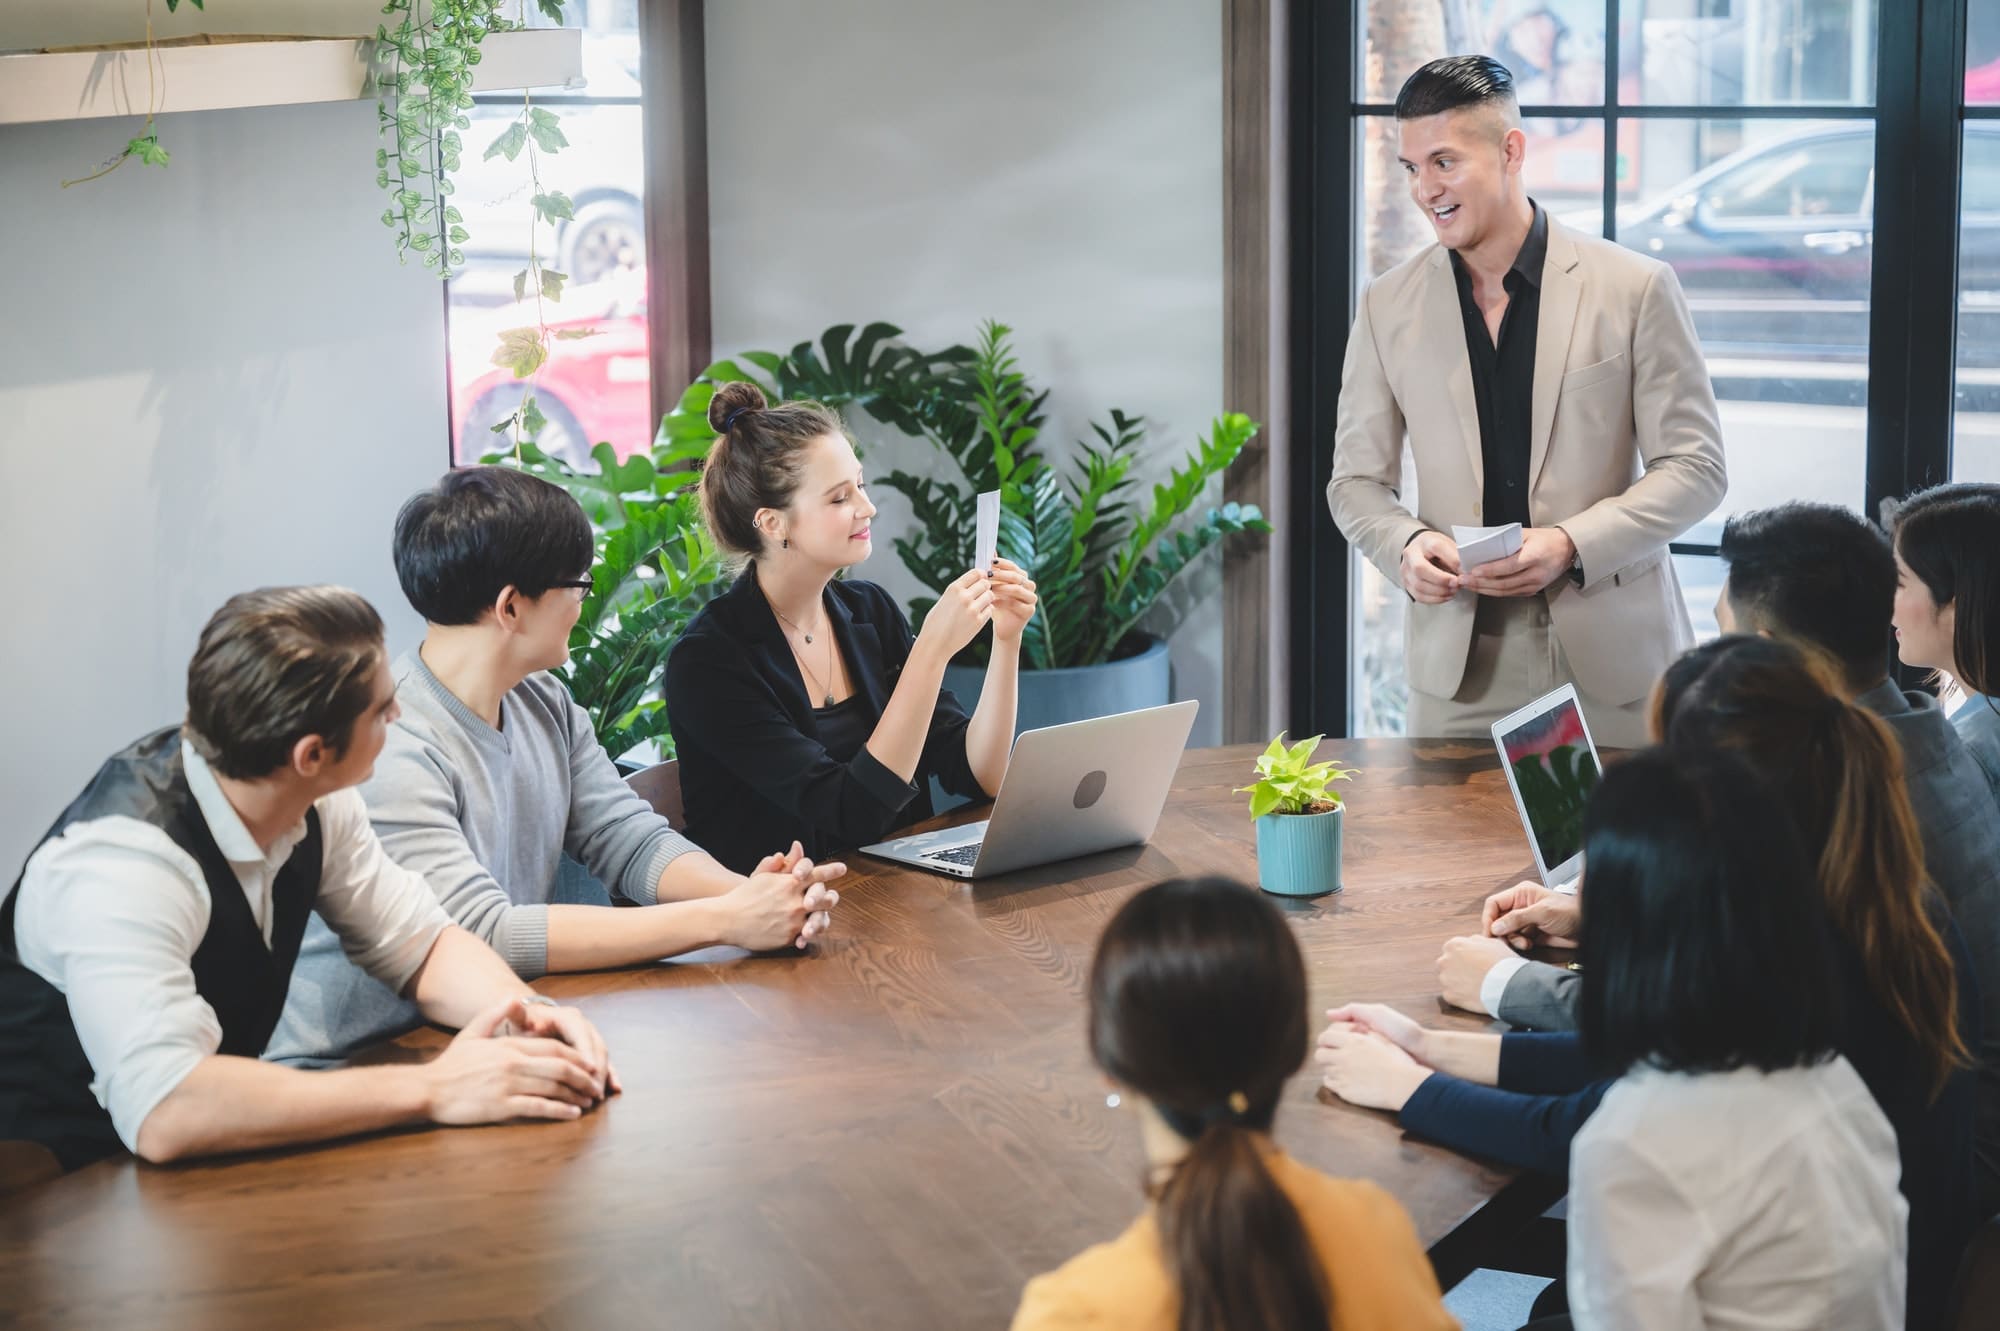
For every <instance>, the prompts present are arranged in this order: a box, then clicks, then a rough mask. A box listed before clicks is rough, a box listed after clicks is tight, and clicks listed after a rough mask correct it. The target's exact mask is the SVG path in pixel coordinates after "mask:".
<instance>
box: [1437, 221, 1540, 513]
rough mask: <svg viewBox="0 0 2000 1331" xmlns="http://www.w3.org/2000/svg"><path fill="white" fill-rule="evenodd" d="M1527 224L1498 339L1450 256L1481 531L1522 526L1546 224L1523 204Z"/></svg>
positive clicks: (1461, 266)
mask: <svg viewBox="0 0 2000 1331" xmlns="http://www.w3.org/2000/svg"><path fill="white" fill-rule="evenodd" d="M1529 206H1531V207H1532V208H1533V209H1534V210H1535V220H1534V222H1533V223H1532V224H1531V225H1530V226H1529V228H1528V238H1527V239H1526V240H1524V241H1522V242H1521V251H1520V253H1518V254H1516V255H1515V256H1514V266H1513V267H1511V268H1509V269H1508V270H1507V275H1506V277H1504V278H1502V279H1501V285H1502V286H1504V287H1505V288H1506V289H1507V311H1506V313H1505V314H1503V315H1501V316H1500V336H1499V339H1498V343H1497V345H1496V343H1495V339H1494V338H1493V337H1492V336H1491V335H1489V334H1488V333H1487V331H1486V315H1485V314H1484V313H1482V312H1481V311H1480V308H1479V302H1478V301H1476V300H1474V299H1473V298H1472V274H1471V272H1470V271H1469V270H1468V269H1467V268H1466V266H1465V262H1464V261H1463V260H1462V259H1460V258H1459V257H1458V253H1457V251H1453V252H1452V256H1451V271H1452V275H1453V276H1454V277H1455V278H1457V279H1458V306H1459V310H1460V312H1461V313H1463V314H1464V316H1465V351H1466V355H1468V356H1469V357H1471V359H1472V396H1473V399H1474V400H1475V401H1476V402H1477V403H1478V406H1479V455H1480V457H1481V459H1482V460H1483V461H1484V464H1485V471H1486V478H1485V479H1486V483H1485V486H1484V490H1483V493H1482V494H1481V496H1480V501H1481V502H1480V509H1479V512H1480V517H1479V521H1480V523H1481V525H1484V526H1489V527H1498V526H1502V525H1504V524H1506V523H1509V522H1518V523H1520V524H1521V525H1522V526H1523V527H1529V526H1533V525H1534V524H1533V523H1532V522H1530V521H1529V519H1528V454H1529V452H1530V446H1529V440H1528V435H1529V431H1530V430H1531V428H1532V425H1531V421H1532V419H1533V414H1534V405H1535V328H1536V325H1537V324H1538V323H1539V322H1540V319H1541V311H1542V262H1543V260H1544V259H1546V258H1547V257H1548V252H1549V218H1548V214H1547V213H1545V212H1543V211H1542V208H1541V205H1540V204H1537V203H1534V202H1533V201H1532V200H1531V201H1530V205H1529Z"/></svg>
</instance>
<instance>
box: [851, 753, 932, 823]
mask: <svg viewBox="0 0 2000 1331" xmlns="http://www.w3.org/2000/svg"><path fill="white" fill-rule="evenodd" d="M847 771H848V774H849V775H851V776H852V777H853V778H854V780H855V783H856V784H857V785H859V786H860V787H861V789H862V790H863V791H864V792H865V793H866V794H867V795H868V796H869V798H871V799H873V800H874V801H875V802H876V803H878V804H880V805H881V806H882V811H883V812H884V813H885V814H893V813H896V812H897V811H898V810H900V809H902V808H903V807H904V806H905V805H907V804H908V803H909V802H910V801H911V800H913V799H915V798H916V797H917V786H916V783H915V782H913V781H905V780H903V778H902V777H900V776H897V775H896V774H895V773H894V772H892V771H890V770H889V769H888V768H886V767H884V766H883V765H882V762H881V760H880V759H879V758H877V757H876V756H875V755H874V754H872V753H870V752H868V746H867V745H865V744H864V745H862V746H861V748H860V750H859V751H858V752H856V753H855V755H854V757H853V759H852V760H851V761H849V763H848V764H847Z"/></svg>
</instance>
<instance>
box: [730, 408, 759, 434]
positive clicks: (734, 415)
mask: <svg viewBox="0 0 2000 1331" xmlns="http://www.w3.org/2000/svg"><path fill="white" fill-rule="evenodd" d="M755 410H757V408H756V407H754V406H750V405H747V404H746V405H744V406H741V407H738V408H737V409H736V410H734V411H732V412H730V413H729V414H728V415H727V416H724V417H723V418H722V432H723V433H724V434H728V433H729V431H730V429H731V428H732V427H733V426H734V425H735V424H736V418H737V417H738V416H741V415H743V413H745V412H747V411H755Z"/></svg>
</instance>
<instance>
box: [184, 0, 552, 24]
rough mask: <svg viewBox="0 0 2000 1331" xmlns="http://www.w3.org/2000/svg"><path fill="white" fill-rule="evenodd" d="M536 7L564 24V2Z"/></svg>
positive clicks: (538, 0)
mask: <svg viewBox="0 0 2000 1331" xmlns="http://www.w3.org/2000/svg"><path fill="white" fill-rule="evenodd" d="M196 2H197V3H199V0H196ZM535 7H536V8H537V9H539V10H541V11H542V13H544V14H546V15H548V17H549V18H550V19H551V20H552V21H554V22H556V23H560V22H562V20H563V0H535Z"/></svg>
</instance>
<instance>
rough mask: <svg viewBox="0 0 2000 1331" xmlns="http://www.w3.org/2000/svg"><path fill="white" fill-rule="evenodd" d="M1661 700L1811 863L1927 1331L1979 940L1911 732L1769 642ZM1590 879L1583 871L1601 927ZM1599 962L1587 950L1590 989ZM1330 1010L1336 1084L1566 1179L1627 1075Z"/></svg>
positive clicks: (1710, 653) (1575, 1057) (1848, 1030)
mask: <svg viewBox="0 0 2000 1331" xmlns="http://www.w3.org/2000/svg"><path fill="white" fill-rule="evenodd" d="M1653 711H1654V715H1653V730H1654V734H1655V735H1656V736H1657V737H1659V738H1660V739H1662V740H1663V741H1664V742H1665V743H1666V745H1667V746H1668V747H1670V748H1675V749H1686V750H1691V751H1707V750H1724V751H1727V752H1729V753H1732V754H1734V755H1736V756H1737V757H1739V758H1741V759H1743V760H1744V761H1745V762H1746V763H1747V765H1748V766H1749V767H1750V768H1751V769H1752V770H1753V771H1754V772H1755V774H1756V775H1757V776H1758V777H1759V778H1760V779H1761V780H1762V782H1763V784H1764V787H1765V789H1766V790H1767V791H1768V792H1769V793H1770V796H1771V798H1772V800H1773V802H1774V808H1776V809H1780V810H1782V811H1783V812H1784V813H1785V814H1786V815H1788V817H1787V819H1786V821H1788V822H1789V823H1790V824H1791V829H1792V831H1793V832H1794V833H1795V834H1796V835H1797V837H1798V839H1799V841H1800V843H1801V844H1802V845H1803V846H1804V847H1805V848H1806V851H1807V853H1808V854H1809V855H1811V856H1812V857H1813V859H1814V861H1815V864H1816V874H1815V878H1816V881H1817V885H1818V887H1819V891H1820V895H1821V899H1822V901H1823V902H1824V905H1825V909H1826V914H1827V918H1828V920H1829V922H1830V923H1831V925H1832V927H1833V932H1834V936H1835V952H1836V956H1837V959H1838V963H1839V972H1840V977H1841V984H1840V989H1841V996H1842V1000H1843V1002H1842V1008H1843V1013H1842V1020H1841V1023H1840V1030H1839V1036H1838V1039H1837V1041H1836V1045H1837V1048H1838V1050H1839V1052H1840V1053H1841V1054H1842V1055H1843V1056H1844V1057H1845V1058H1846V1059H1847V1060H1848V1061H1849V1062H1850V1063H1851V1064H1852V1065H1853V1067H1854V1069H1855V1071H1856V1072H1857V1073H1859V1074H1860V1077H1861V1079H1862V1081H1863V1082H1864V1083H1865V1084H1866V1085H1867V1087H1868V1090H1869V1092H1870V1093H1871V1094H1872V1095H1873V1096H1874V1098H1875V1101H1876V1102H1877V1104H1878V1105H1880V1107H1881V1109H1882V1112H1883V1114H1884V1115H1885V1116H1886V1117H1887V1118H1888V1120H1889V1122H1890V1124H1891V1125H1892V1126H1893V1127H1894V1128H1895V1132H1896V1141H1897V1148H1898V1152H1899V1155H1900V1157H1901V1187H1902V1192H1903V1195H1904V1196H1905V1197H1906V1198H1907V1199H1908V1201H1909V1207H1910V1226H1909V1239H1910V1244H1909V1257H1910V1261H1909V1285H1908V1288H1909V1295H1910V1310H1909V1319H1908V1325H1909V1326H1910V1327H1911V1328H1912V1329H1913V1331H1915V1329H1916V1328H1922V1327H1928V1326H1930V1325H1932V1324H1933V1322H1934V1320H1935V1317H1936V1314H1937V1310H1938V1309H1939V1308H1940V1307H1941V1306H1942V1303H1943V1299H1944V1296H1945V1293H1946V1290H1947V1288H1948V1287H1949V1285H1950V1281H1951V1275H1952V1272H1953V1271H1954V1270H1955V1268H1956V1265H1957V1261H1958V1254H1959V1252H1960V1250H1961V1248H1962V1247H1963V1244H1964V1241H1965V1238H1966V1236H1967V1232H1968V1229H1969V1224H1970V1220H1971V1212H1972V1197H1971V1178H1972V1133H1973V1117H1974V1109H1975V1100H1976V1094H1977V1089H1976V1084H1975V1080H1974V1077H1973V1075H1972V1072H1971V1070H1970V1067H1969V1061H1970V1060H1969V1055H1968V1054H1967V1050H1968V1048H1970V1047H1971V1046H1972V1045H1974V1044H1976V1042H1977V1038H1978V1032H1979V1012H1978V1008H1977V1006H1976V1003H1975V1001H1974V998H1975V991H1974V985H1973V982H1972V980H1971V978H1970V977H1971V963H1970V960H1969V958H1968V956H1967V954H1966V950H1965V945H1964V940H1963V938H1962V937H1961V936H1960V935H1959V932H1958V929H1957V926H1956V925H1955V924H1954V923H1953V922H1952V921H1951V918H1950V916H1949V914H1948V913H1947V911H1946V908H1945V906H1944V903H1943V900H1942V897H1941V896H1940V895H1939V894H1938V893H1937V892H1936V891H1935V889H1934V888H1933V887H1932V886H1931V884H1930V882H1929V879H1928V878H1927V876H1926V874H1925V871H1924V861H1923V843H1922V840H1921V839H1920V837H1919V834H1918V831H1917V827H1916V819H1915V815H1914V814H1913V813H1912V812H1911V810H1910V803H1909V797H1908V795H1907V794H1906V793H1905V789H1904V783H1903V759H1902V754H1901V751H1900V750H1899V749H1898V748H1897V745H1896V740H1895V736H1894V735H1893V734H1892V733H1891V732H1890V731H1889V729H1888V727H1887V726H1886V725H1885V724H1884V723H1883V722H1882V721H1881V720H1880V719H1879V718H1877V717H1875V716H1874V715H1872V714H1870V713H1869V712H1868V711H1866V710H1865V709H1863V708H1861V707H1858V706H1856V705H1854V704H1853V703H1851V702H1848V701H1846V700H1845V699H1844V698H1843V697H1841V696H1840V692H1839V688H1838V681H1837V677H1836V675H1835V673H1834V672H1833V670H1832V667H1831V666H1830V665H1828V664H1826V663H1824V662H1822V661H1820V660H1818V659H1817V658H1816V657H1813V656H1810V655H1808V654H1807V653H1806V652H1804V651H1802V650H1801V649H1799V648H1798V647H1796V646H1793V645H1791V644H1789V643H1787V642H1783V641H1780V640H1777V639H1772V638H1761V637H1751V636H1733V637H1726V638H1720V639H1717V640H1715V641H1713V642H1710V643H1706V644H1704V645H1702V646H1700V647H1697V648H1695V649H1694V650H1692V651H1690V652H1688V653H1687V654H1686V655H1684V656H1682V657H1681V658H1680V659H1679V660H1678V661H1676V662H1675V663H1674V664H1673V665H1672V666H1671V667H1669V668H1668V670H1667V673H1666V676H1665V678H1663V679H1662V680H1661V682H1660V687H1659V689H1658V690H1657V691H1656V693H1655V696H1654V708H1653ZM1589 881H1590V874H1589V871H1586V873H1585V885H1584V887H1583V890H1582V893H1581V895H1580V897H1579V900H1580V902H1581V904H1582V905H1583V907H1584V912H1583V918H1584V920H1585V921H1586V922H1587V921H1588V919H1589V902H1590V899H1591V889H1590V887H1589ZM1586 927H1587V926H1586ZM1596 966H1597V963H1596V961H1595V959H1593V958H1591V957H1588V956H1586V957H1585V959H1584V967H1585V969H1584V975H1585V977H1586V978H1585V983H1586V984H1587V983H1589V979H1590V977H1591V976H1592V974H1593V971H1594V970H1595V969H1596ZM1961 977H1965V978H1963V979H1961ZM1779 983H1780V982H1779V981H1777V980H1776V979H1774V980H1773V985H1774V987H1776V986H1777V985H1778V984H1779ZM1333 1015H1334V1017H1335V1022H1334V1025H1333V1026H1332V1027H1331V1028H1329V1029H1328V1031H1327V1032H1326V1034H1325V1035H1323V1036H1322V1037H1321V1050H1320V1061H1321V1063H1322V1065H1323V1066H1325V1067H1326V1069H1327V1072H1326V1076H1327V1084H1328V1085H1329V1086H1330V1087H1331V1088H1332V1089H1333V1090H1334V1091H1335V1092H1336V1093H1337V1094H1339V1095H1341V1096H1342V1097H1343V1098H1345V1099H1348V1100H1352V1101H1354V1102H1356V1103H1359V1104H1364V1105H1368V1106H1371V1107H1374V1108H1380V1109H1393V1110H1396V1111H1398V1112H1399V1113H1400V1114H1401V1116H1402V1121H1403V1125H1404V1126H1405V1127H1407V1128H1409V1129H1410V1130H1411V1131H1412V1132H1416V1133H1419V1134H1420V1135H1423V1136H1425V1137H1428V1138H1431V1139H1433V1140H1437V1141H1442V1142H1444V1143H1445V1144H1447V1145H1450V1146H1453V1147H1456V1148H1458V1149H1460V1150H1464V1151H1468V1152H1471V1153H1474V1154H1479V1155H1484V1156H1487V1157H1490V1158H1494V1159H1499V1160H1504V1161H1507V1162H1509V1163H1513V1164H1518V1165H1524V1166H1527V1167H1530V1168H1535V1169H1540V1170H1543V1171H1545V1172H1548V1173H1553V1174H1564V1173H1567V1172H1568V1171H1569V1170H1570V1169H1571V1167H1572V1159H1571V1150H1570V1148H1571V1144H1572V1142H1573V1140H1574V1139H1575V1137H1576V1134H1577V1132H1578V1131H1579V1130H1580V1129H1581V1128H1582V1126H1583V1125H1584V1123H1585V1122H1586V1120H1588V1119H1589V1118H1590V1116H1591V1114H1592V1113H1593V1112H1594V1111H1595V1110H1596V1109H1597V1107H1598V1104H1599V1102H1600V1101H1601V1100H1602V1099H1603V1098H1604V1096H1605V1093H1606V1091H1607V1090H1608V1089H1609V1088H1610V1087H1611V1085H1612V1084H1613V1083H1612V1081H1611V1080H1609V1079H1610V1078H1612V1077H1615V1076H1616V1075H1617V1073H1618V1072H1619V1071H1621V1069H1619V1068H1615V1067H1610V1068H1607V1067H1605V1066H1603V1065H1602V1064H1600V1063H1595V1062H1592V1061H1589V1060H1587V1058H1586V1055H1587V1054H1588V1050H1587V1049H1584V1048H1583V1047H1582V1045H1581V1044H1580V1043H1579V1041H1578V1039H1577V1036H1576V1033H1575V1032H1556V1033H1546V1034H1514V1035H1505V1036H1494V1035H1486V1034H1483V1033H1472V1032H1453V1031H1426V1030H1424V1029H1423V1028H1422V1027H1421V1026H1419V1025H1418V1024H1417V1023H1416V1022H1414V1021H1412V1020H1410V1019H1409V1018H1408V1017H1406V1016H1404V1015H1402V1014H1400V1013H1398V1012H1395V1011H1394V1010H1392V1009H1389V1008H1386V1007H1383V1006H1381V1005H1379V1004H1365V1005H1357V1006H1354V1007H1350V1008H1343V1009H1339V1010H1337V1011H1336V1012H1335V1013H1334V1014H1333Z"/></svg>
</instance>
